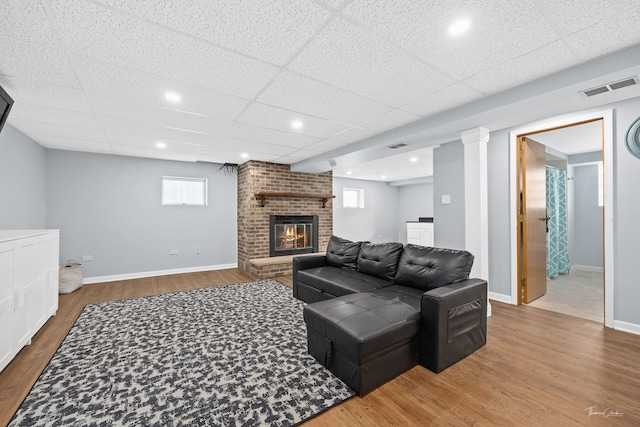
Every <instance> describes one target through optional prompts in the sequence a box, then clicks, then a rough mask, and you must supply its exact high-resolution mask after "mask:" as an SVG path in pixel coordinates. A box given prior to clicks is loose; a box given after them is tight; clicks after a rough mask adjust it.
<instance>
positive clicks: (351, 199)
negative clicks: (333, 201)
mask: <svg viewBox="0 0 640 427" xmlns="http://www.w3.org/2000/svg"><path fill="white" fill-rule="evenodd" d="M342 207H343V208H364V189H362V188H343V189H342Z"/></svg>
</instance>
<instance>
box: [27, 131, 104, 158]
mask: <svg viewBox="0 0 640 427" xmlns="http://www.w3.org/2000/svg"><path fill="white" fill-rule="evenodd" d="M37 137H38V143H39V144H40V145H42V146H43V147H45V148H51V149H54V150H72V151H82V152H89V153H103V154H113V150H112V149H111V145H109V144H108V143H106V142H96V141H87V140H81V139H71V138H63V137H59V136H45V135H37Z"/></svg>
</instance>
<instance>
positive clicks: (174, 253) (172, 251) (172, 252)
mask: <svg viewBox="0 0 640 427" xmlns="http://www.w3.org/2000/svg"><path fill="white" fill-rule="evenodd" d="M169 255H178V250H177V249H171V250H170V251H169Z"/></svg>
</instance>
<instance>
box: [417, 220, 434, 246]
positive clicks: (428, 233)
mask: <svg viewBox="0 0 640 427" xmlns="http://www.w3.org/2000/svg"><path fill="white" fill-rule="evenodd" d="M420 242H421V243H420V244H421V245H422V246H433V224H432V223H425V224H422V227H421V228H420Z"/></svg>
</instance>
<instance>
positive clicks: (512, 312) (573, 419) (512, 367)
mask: <svg viewBox="0 0 640 427" xmlns="http://www.w3.org/2000/svg"><path fill="white" fill-rule="evenodd" d="M251 280H255V279H254V278H253V277H252V276H250V275H248V274H246V273H244V272H242V271H240V270H237V269H229V270H220V271H212V272H202V273H191V274H182V275H173V276H162V277H154V278H146V279H137V280H128V281H121V282H111V283H104V284H94V285H85V286H83V287H82V288H81V289H79V290H77V291H76V292H74V293H72V294H69V295H61V296H60V307H59V309H58V313H57V315H56V316H55V317H53V318H52V319H50V320H49V321H48V322H47V324H46V325H45V326H44V327H43V328H42V329H41V330H40V332H38V334H37V335H36V336H35V337H34V339H33V340H32V344H31V345H30V346H27V347H25V348H24V349H23V350H22V351H21V352H20V353H19V354H18V356H17V357H16V358H15V359H14V360H13V362H11V363H10V364H9V366H7V367H6V368H5V369H4V371H3V372H2V373H0V426H4V425H6V424H7V423H8V422H9V420H10V419H11V416H12V415H13V413H14V412H15V411H16V409H17V408H18V407H19V405H20V403H21V402H22V400H23V399H24V397H25V396H26V395H27V393H28V392H29V390H30V389H31V387H32V385H33V384H34V383H35V381H36V379H37V378H38V376H39V375H40V373H41V372H42V370H43V369H44V367H45V366H46V364H47V363H48V361H49V359H50V358H51V357H52V356H53V354H54V353H55V350H56V349H57V348H58V346H59V345H60V343H61V342H62V340H63V339H64V337H65V336H66V334H67V332H68V330H69V329H70V328H71V326H72V325H73V323H74V322H75V319H76V318H77V317H78V316H79V314H80V312H81V311H82V309H83V308H84V306H85V305H86V304H92V303H98V302H104V301H111V300H117V299H124V298H135V297H140V296H148V295H156V294H161V293H167V292H176V291H180V290H187V289H197V288H203V287H208V286H219V285H224V284H230V283H239V282H246V281H251ZM278 280H279V281H281V282H282V283H284V284H285V285H288V286H291V276H287V277H282V278H278ZM492 306H493V316H492V317H490V318H489V320H488V324H489V326H488V327H489V332H488V342H487V345H486V346H484V347H483V348H481V349H480V350H478V351H477V352H475V353H474V354H473V355H471V356H469V357H467V358H466V359H464V360H463V361H461V362H459V363H457V364H456V365H454V366H452V367H450V368H449V369H447V370H445V371H444V372H441V373H440V374H434V373H433V372H431V371H429V370H427V369H425V368H423V367H420V366H417V367H415V368H413V369H411V370H410V371H408V372H406V373H405V374H403V375H401V376H400V377H398V378H396V379H395V380H393V381H390V382H389V383H387V384H385V385H383V386H382V387H380V388H378V389H377V390H375V391H373V392H372V393H370V394H368V395H367V396H365V397H364V398H359V397H354V398H352V399H350V400H348V401H346V402H344V403H343V404H341V405H338V406H336V407H334V408H332V409H330V410H328V411H326V412H325V413H323V414H321V415H319V416H318V417H316V418H313V419H311V420H309V421H308V422H307V423H305V424H304V425H305V426H312V427H313V426H320V427H324V426H327V427H329V426H331V427H334V426H391V425H396V426H441V425H442V426H464V425H478V426H514V425H518V426H540V425H549V426H573V425H575V426H583V425H603V426H638V425H640V336H636V335H632V334H627V333H624V332H619V331H614V330H611V329H607V328H604V327H603V326H602V325H600V324H598V323H595V322H591V321H588V320H584V319H579V318H575V317H570V316H566V315H562V314H558V313H553V312H549V311H545V310H539V309H536V308H533V307H526V306H521V307H515V306H510V305H506V304H501V303H498V302H493V303H492ZM588 408H591V410H589V409H588Z"/></svg>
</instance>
